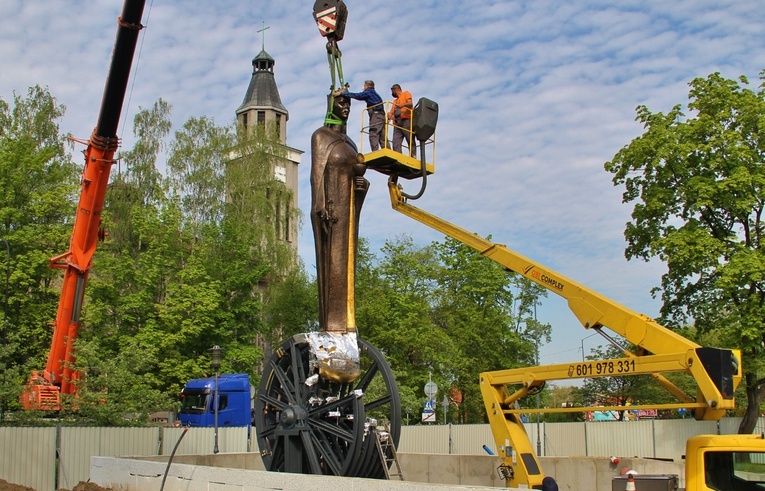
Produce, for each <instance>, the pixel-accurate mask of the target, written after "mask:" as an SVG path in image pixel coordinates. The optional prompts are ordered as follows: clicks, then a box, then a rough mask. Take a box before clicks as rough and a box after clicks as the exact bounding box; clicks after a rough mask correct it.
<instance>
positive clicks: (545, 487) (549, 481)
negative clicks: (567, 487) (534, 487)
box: [542, 476, 558, 491]
mask: <svg viewBox="0 0 765 491" xmlns="http://www.w3.org/2000/svg"><path fill="white" fill-rule="evenodd" d="M542 491H558V483H557V482H555V479H553V478H552V477H550V476H547V477H545V478H544V479H542Z"/></svg>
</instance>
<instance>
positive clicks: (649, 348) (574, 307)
mask: <svg viewBox="0 0 765 491" xmlns="http://www.w3.org/2000/svg"><path fill="white" fill-rule="evenodd" d="M388 188H389V192H390V199H391V205H392V206H393V209H395V210H396V211H398V212H400V213H402V214H404V215H406V216H408V217H410V218H413V219H415V220H417V221H418V222H420V223H423V224H424V225H427V226H428V227H430V228H432V229H435V230H437V231H439V232H441V233H443V234H445V235H447V236H449V237H452V238H454V239H456V240H458V241H460V242H462V243H463V244H465V245H468V246H470V247H472V248H473V249H475V250H477V251H478V252H480V253H481V254H482V255H484V256H486V257H488V258H489V259H491V260H492V261H495V262H497V263H499V264H500V265H502V266H503V267H505V268H506V269H508V270H510V271H514V272H516V273H518V274H521V275H523V276H524V277H526V278H528V279H530V280H531V281H534V282H535V283H537V284H539V285H541V286H543V287H545V288H547V289H548V290H550V291H552V292H553V293H556V294H558V295H560V296H561V297H563V298H565V299H566V300H567V301H568V306H569V308H570V309H571V311H572V312H573V313H574V315H575V316H576V317H577V319H578V320H579V322H581V324H582V326H583V327H584V328H585V329H595V330H597V331H599V332H601V333H602V334H605V333H603V332H602V331H603V330H604V328H607V329H608V330H610V331H612V332H614V333H616V334H619V335H620V336H622V337H624V338H625V339H626V340H627V341H629V342H630V343H632V344H633V345H635V346H637V348H638V349H637V350H636V353H630V352H626V353H625V357H624V358H618V359H610V360H598V361H588V362H582V363H567V364H559V365H549V366H536V367H527V368H518V369H512V370H499V371H495V372H486V373H482V374H481V376H480V384H481V394H482V396H483V400H484V405H485V407H486V412H487V414H488V417H489V422H490V424H491V429H492V433H493V434H494V440H495V443H496V445H497V449H498V451H499V457H500V460H501V466H500V472H501V473H502V476H503V478H505V479H506V484H507V486H508V487H518V486H520V485H526V486H529V487H532V488H533V487H538V486H540V485H541V483H542V479H543V477H544V475H543V474H542V471H541V468H540V465H539V461H538V460H537V457H536V455H535V453H534V449H533V447H532V444H531V442H530V441H529V439H528V436H527V434H526V430H525V429H524V427H523V423H522V422H521V419H520V416H519V413H520V412H524V413H535V412H564V411H571V409H557V408H553V409H537V410H534V409H523V410H522V411H521V410H519V409H515V407H516V406H515V402H516V401H518V400H519V399H520V398H522V397H524V396H525V395H527V394H529V393H534V392H535V391H537V390H540V389H541V388H542V386H543V385H544V383H545V382H546V381H548V380H568V379H580V378H590V377H609V376H630V375H646V374H648V375H651V376H653V377H654V378H655V379H656V380H657V381H658V382H659V383H660V384H662V385H663V386H664V387H665V388H667V390H669V391H670V392H671V393H672V394H673V395H674V396H675V397H676V398H677V399H678V403H676V404H662V405H652V406H640V405H633V406H610V407H603V408H600V407H599V408H598V410H603V411H608V410H627V409H630V410H634V409H641V408H647V407H651V408H658V409H671V408H686V409H692V410H693V415H694V417H695V418H696V419H703V420H719V419H720V418H722V416H723V415H724V414H725V411H726V410H729V409H733V408H734V399H733V395H734V392H735V390H736V387H737V386H738V384H739V383H740V382H741V374H742V370H741V363H740V359H741V352H740V350H731V349H718V348H706V347H702V346H699V345H698V344H696V343H694V342H692V341H689V340H688V339H685V338H684V337H682V336H680V335H678V334H677V333H675V332H673V331H670V330H669V329H667V328H666V327H664V326H661V325H660V324H658V323H657V322H655V321H654V320H653V319H651V318H649V317H647V316H645V315H642V314H638V313H636V312H633V311H632V310H630V309H628V308H626V307H623V306H622V305H619V304H618V303H616V302H614V301H612V300H609V299H608V298H606V297H604V296H602V295H600V294H598V293H596V292H594V291H592V290H590V289H588V288H586V287H584V286H583V285H580V284H578V283H576V282H574V281H571V280H570V279H568V278H566V277H564V276H561V275H559V274H558V273H556V272H554V271H552V270H550V269H547V268H545V267H543V266H541V265H539V264H537V263H536V262H534V261H532V260H530V259H528V258H526V257H524V256H522V255H520V254H517V253H515V252H513V251H511V250H509V249H508V248H506V247H505V246H503V245H501V244H495V243H493V242H491V241H489V240H486V239H483V238H481V237H479V236H477V235H475V234H473V233H470V232H468V231H466V230H464V229H462V228H460V227H457V226H456V225H453V224H451V223H449V222H447V221H445V220H443V219H441V218H439V217H437V216H435V215H432V214H430V213H427V212H425V211H423V210H421V209H419V208H416V207H414V206H412V205H410V204H409V203H407V200H406V198H405V196H404V195H403V193H402V191H401V187H400V186H399V185H398V184H396V182H395V180H393V179H392V180H390V181H389V183H388ZM606 337H608V336H607V335H606ZM666 372H685V373H687V374H690V375H691V376H692V377H693V378H694V379H695V381H696V383H697V393H696V396H695V398H694V397H692V396H689V395H687V394H685V393H684V392H683V391H681V390H680V389H679V388H677V387H676V386H675V385H673V384H672V383H671V382H670V381H669V380H667V379H666V378H664V377H663V376H662V375H661V374H662V373H666ZM511 388H513V390H514V391H513V392H511ZM580 410H581V409H580Z"/></svg>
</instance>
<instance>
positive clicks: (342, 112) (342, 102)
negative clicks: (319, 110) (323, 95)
mask: <svg viewBox="0 0 765 491" xmlns="http://www.w3.org/2000/svg"><path fill="white" fill-rule="evenodd" d="M329 103H330V104H332V107H331V108H330V110H329V113H330V114H332V115H333V116H334V117H335V118H336V119H338V120H340V121H342V122H343V123H345V122H347V121H348V116H349V115H350V114H351V98H350V97H345V96H342V95H338V96H335V97H334V98H333V97H332V94H330V95H329Z"/></svg>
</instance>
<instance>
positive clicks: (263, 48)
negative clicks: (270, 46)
mask: <svg viewBox="0 0 765 491" xmlns="http://www.w3.org/2000/svg"><path fill="white" fill-rule="evenodd" d="M266 29H271V26H268V27H266V21H263V28H262V29H258V32H262V33H263V46H262V47H261V50H262V51H265V50H266Z"/></svg>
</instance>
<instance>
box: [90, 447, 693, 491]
mask: <svg viewBox="0 0 765 491" xmlns="http://www.w3.org/2000/svg"><path fill="white" fill-rule="evenodd" d="M166 459H167V458H166V457H152V458H145V457H140V458H138V457H136V458H134V459H119V458H110V457H93V459H91V468H90V476H91V481H92V482H94V483H96V484H99V485H100V486H103V487H111V488H113V489H115V490H119V491H157V490H158V489H159V488H160V485H161V481H162V477H163V475H164V473H165V470H166V469H167V460H166ZM540 460H541V464H542V468H543V469H544V471H545V475H548V476H552V477H554V478H555V479H556V481H558V486H559V488H560V491H611V488H612V484H611V482H612V480H613V478H614V477H615V476H618V475H619V474H620V472H621V470H622V469H623V468H625V467H627V468H630V469H634V470H636V471H637V472H639V473H640V474H676V475H678V476H679V477H680V484H681V486H684V485H685V475H684V473H683V465H682V464H681V463H673V462H662V461H655V460H649V459H626V460H622V461H621V462H620V463H619V465H613V464H611V462H610V460H609V459H603V458H592V457H582V458H562V457H543V458H541V459H540ZM399 462H400V464H401V471H402V473H403V474H404V477H405V479H406V481H405V482H401V481H378V480H373V479H358V478H336V477H331V476H309V475H302V474H286V473H273V472H266V471H263V470H262V469H263V465H262V462H261V461H260V458H259V456H258V455H257V454H253V453H248V454H218V455H183V456H178V457H176V458H175V459H174V460H173V463H172V465H171V466H170V469H169V472H168V477H167V480H166V482H165V488H164V491H255V490H261V489H284V490H296V491H310V490H313V489H327V486H331V489H333V491H344V490H356V489H364V491H377V490H392V489H405V488H409V489H413V487H414V488H416V489H423V490H428V489H439V490H443V489H444V487H447V488H449V489H492V488H500V487H504V481H502V480H500V479H499V477H498V475H497V470H496V469H497V466H498V465H499V460H498V459H497V458H496V457H491V456H488V455H487V456H477V455H433V454H407V453H400V454H399ZM272 486H273V487H272ZM507 489H514V488H507Z"/></svg>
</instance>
